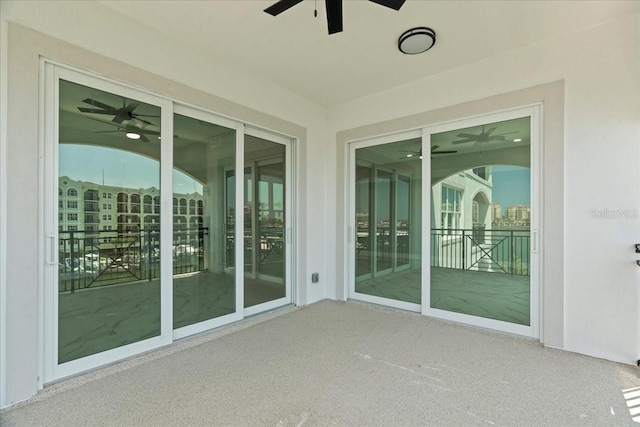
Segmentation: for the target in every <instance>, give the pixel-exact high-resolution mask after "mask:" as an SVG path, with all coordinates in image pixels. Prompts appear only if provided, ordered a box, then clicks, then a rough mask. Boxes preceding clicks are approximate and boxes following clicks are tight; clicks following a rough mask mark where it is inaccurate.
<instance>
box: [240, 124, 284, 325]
mask: <svg viewBox="0 0 640 427" xmlns="http://www.w3.org/2000/svg"><path fill="white" fill-rule="evenodd" d="M289 152H290V148H289V145H288V144H287V142H286V141H285V140H282V139H279V138H275V137H274V136H273V135H269V134H267V133H264V132H257V131H249V132H248V135H247V136H246V137H245V140H244V154H245V155H244V159H245V168H244V188H245V193H244V194H245V196H244V243H245V246H244V248H245V250H244V307H245V312H247V313H253V312H256V311H259V310H261V307H271V306H274V305H277V304H279V303H280V301H284V300H288V301H290V300H291V288H290V286H289V281H288V276H289V273H288V272H289V269H290V262H289V261H288V260H289V252H290V249H289V244H288V238H287V230H288V229H289V226H288V223H289V205H290V201H289V199H290V193H289V185H288V179H287V176H288V174H289V161H288V158H289Z"/></svg>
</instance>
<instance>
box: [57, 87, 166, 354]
mask: <svg viewBox="0 0 640 427" xmlns="http://www.w3.org/2000/svg"><path fill="white" fill-rule="evenodd" d="M58 117H59V122H58V123H59V133H58V141H59V145H58V184H59V188H58V224H57V226H58V227H57V228H58V231H59V233H58V236H59V240H58V243H59V247H58V254H59V255H58V259H59V264H58V275H57V279H58V294H57V315H58V330H57V354H58V356H57V363H58V364H62V363H65V362H69V361H73V360H76V359H79V358H82V357H85V356H89V355H92V354H96V353H100V352H103V351H106V350H110V349H114V348H117V347H122V346H125V345H127V344H132V343H135V342H138V341H142V340H145V339H147V338H151V337H156V336H159V335H160V317H161V314H160V280H159V257H160V244H159V242H160V228H159V225H160V216H159V213H160V211H159V209H160V190H161V189H160V139H159V135H160V108H159V107H157V106H154V105H149V104H146V103H143V102H140V101H138V100H135V99H131V98H128V97H123V96H120V95H116V94H113V93H108V92H104V91H101V90H97V89H92V88H90V87H87V86H83V85H80V84H76V83H71V82H69V81H65V80H60V81H59V110H58Z"/></svg>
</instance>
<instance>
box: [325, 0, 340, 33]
mask: <svg viewBox="0 0 640 427" xmlns="http://www.w3.org/2000/svg"><path fill="white" fill-rule="evenodd" d="M325 6H326V9H327V26H328V27H329V34H335V33H339V32H341V31H342V0H325Z"/></svg>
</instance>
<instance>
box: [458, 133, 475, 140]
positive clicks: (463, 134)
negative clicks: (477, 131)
mask: <svg viewBox="0 0 640 427" xmlns="http://www.w3.org/2000/svg"><path fill="white" fill-rule="evenodd" d="M457 136H458V138H466V139H470V140H472V141H475V140H476V139H478V136H479V135H474V134H472V133H459V134H458V135H457Z"/></svg>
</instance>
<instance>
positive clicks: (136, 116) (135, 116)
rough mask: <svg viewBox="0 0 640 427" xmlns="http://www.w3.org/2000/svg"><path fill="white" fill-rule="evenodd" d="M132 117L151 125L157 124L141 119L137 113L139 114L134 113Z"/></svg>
mask: <svg viewBox="0 0 640 427" xmlns="http://www.w3.org/2000/svg"><path fill="white" fill-rule="evenodd" d="M131 118H132V119H134V120H137V121H139V122H142V123H146V124H148V125H151V126H155V125H154V124H153V123H151V122H148V121H146V120H144V119H141V118H140V117H138V115H137V114H133V115H132V116H131Z"/></svg>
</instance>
